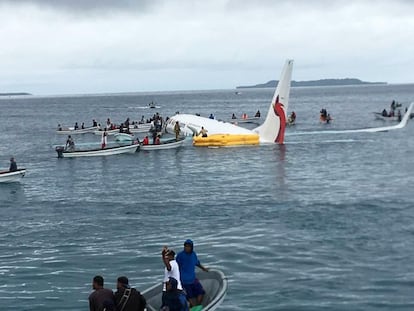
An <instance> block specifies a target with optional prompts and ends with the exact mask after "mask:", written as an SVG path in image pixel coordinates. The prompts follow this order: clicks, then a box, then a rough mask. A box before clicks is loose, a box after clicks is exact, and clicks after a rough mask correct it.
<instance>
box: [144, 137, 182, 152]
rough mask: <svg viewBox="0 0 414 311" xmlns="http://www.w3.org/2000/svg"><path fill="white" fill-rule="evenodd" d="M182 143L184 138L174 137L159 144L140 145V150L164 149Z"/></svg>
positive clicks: (172, 147) (176, 146)
mask: <svg viewBox="0 0 414 311" xmlns="http://www.w3.org/2000/svg"><path fill="white" fill-rule="evenodd" d="M183 144H184V139H180V140H178V141H176V140H175V139H171V140H167V141H164V142H162V143H161V144H159V145H141V146H140V150H143V151H153V150H165V149H175V148H179V147H181V146H182V145H183Z"/></svg>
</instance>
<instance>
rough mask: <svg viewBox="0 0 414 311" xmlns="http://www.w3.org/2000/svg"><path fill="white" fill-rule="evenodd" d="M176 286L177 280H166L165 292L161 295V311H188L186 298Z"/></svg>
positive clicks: (170, 278)
mask: <svg viewBox="0 0 414 311" xmlns="http://www.w3.org/2000/svg"><path fill="white" fill-rule="evenodd" d="M178 284H179V283H178V281H177V279H175V278H173V277H169V278H168V281H167V282H166V283H165V286H166V292H165V293H164V294H163V295H162V305H161V309H160V310H161V311H188V303H187V299H186V296H185V294H184V293H183V291H181V290H179V289H178Z"/></svg>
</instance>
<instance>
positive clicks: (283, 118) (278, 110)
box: [273, 95, 286, 144]
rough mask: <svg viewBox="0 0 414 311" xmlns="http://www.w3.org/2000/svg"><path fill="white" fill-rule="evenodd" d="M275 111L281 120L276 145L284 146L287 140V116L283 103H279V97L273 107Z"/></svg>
mask: <svg viewBox="0 0 414 311" xmlns="http://www.w3.org/2000/svg"><path fill="white" fill-rule="evenodd" d="M273 110H274V112H275V114H276V115H277V116H278V117H279V119H280V125H279V132H278V133H277V137H276V139H275V143H278V144H283V142H284V140H285V129H286V114H285V109H284V106H283V104H282V103H281V102H279V95H277V97H276V101H275V104H274V106H273Z"/></svg>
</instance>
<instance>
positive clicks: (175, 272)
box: [161, 246, 183, 296]
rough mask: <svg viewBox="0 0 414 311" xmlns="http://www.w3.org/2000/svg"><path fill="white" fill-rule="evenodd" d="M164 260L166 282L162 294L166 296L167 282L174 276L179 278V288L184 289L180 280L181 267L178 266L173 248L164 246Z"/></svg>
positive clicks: (162, 255)
mask: <svg viewBox="0 0 414 311" xmlns="http://www.w3.org/2000/svg"><path fill="white" fill-rule="evenodd" d="M161 257H162V262H163V263H164V266H165V268H164V280H163V282H164V284H163V287H162V295H163V296H164V294H165V292H166V290H167V286H166V283H167V282H168V280H169V278H170V277H172V278H174V279H176V280H177V282H178V284H177V289H178V290H183V287H182V286H181V281H180V268H179V267H178V263H177V261H176V260H175V252H174V251H173V250H172V249H168V247H167V246H164V247H163V248H162V251H161Z"/></svg>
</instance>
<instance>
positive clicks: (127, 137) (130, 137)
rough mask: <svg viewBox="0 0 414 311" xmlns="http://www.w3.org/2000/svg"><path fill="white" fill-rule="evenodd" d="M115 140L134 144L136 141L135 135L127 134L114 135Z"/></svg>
mask: <svg viewBox="0 0 414 311" xmlns="http://www.w3.org/2000/svg"><path fill="white" fill-rule="evenodd" d="M114 137H115V140H116V141H119V142H128V141H129V142H132V141H133V140H134V135H131V134H127V133H116V134H114Z"/></svg>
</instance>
